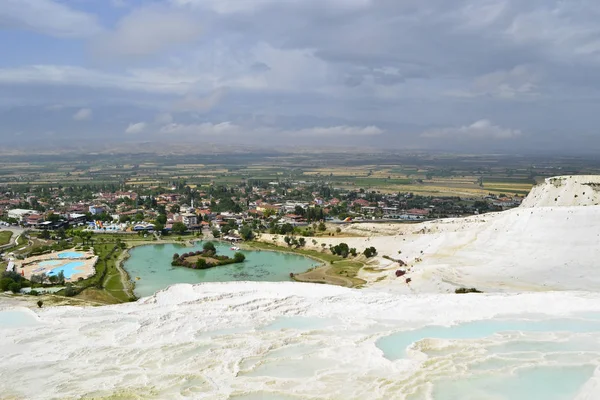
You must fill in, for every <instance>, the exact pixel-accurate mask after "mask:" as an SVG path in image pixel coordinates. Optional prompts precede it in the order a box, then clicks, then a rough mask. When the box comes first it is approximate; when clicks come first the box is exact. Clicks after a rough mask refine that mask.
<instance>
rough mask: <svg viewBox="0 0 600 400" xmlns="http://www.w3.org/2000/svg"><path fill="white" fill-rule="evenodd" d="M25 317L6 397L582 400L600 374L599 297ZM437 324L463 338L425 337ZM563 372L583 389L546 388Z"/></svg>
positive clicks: (299, 294) (210, 306) (248, 305)
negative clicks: (534, 388)
mask: <svg viewBox="0 0 600 400" xmlns="http://www.w3.org/2000/svg"><path fill="white" fill-rule="evenodd" d="M13 312H15V310H13ZM16 312H22V313H25V314H26V318H23V319H22V320H21V323H23V322H25V323H26V324H25V325H23V326H21V327H19V326H18V324H17V325H13V326H12V327H10V328H9V327H8V325H9V324H8V323H7V320H6V319H7V318H8V317H7V316H6V314H3V310H0V332H1V334H2V337H3V339H2V341H0V354H1V355H2V356H1V360H2V362H1V363H0V376H2V377H3V379H2V380H0V393H2V396H3V398H17V399H76V398H77V399H78V398H126V399H217V400H218V399H222V400H225V399H266V400H273V399H278V400H280V399H284V400H287V399H361V400H363V399H366V400H369V399H410V400H421V399H435V400H446V399H451V398H469V397H468V395H473V394H474V393H478V390H479V391H481V390H484V391H485V389H482V388H479V389H477V388H478V387H479V386H478V385H480V382H479V379H480V378H481V374H482V371H483V374H484V376H488V375H490V373H489V372H485V371H486V369H487V370H488V371H489V368H493V369H492V372H493V374H491V375H490V376H489V377H488V378H489V379H492V381H491V382H488V381H486V384H487V385H492V386H493V385H498V387H499V389H498V391H496V392H495V393H494V395H495V396H496V397H494V399H511V400H512V399H521V398H523V399H524V398H545V399H546V398H547V399H554V397H551V396H550V395H548V396H550V397H546V396H544V395H543V394H540V393H538V395H540V396H542V397H535V393H532V394H531V396H530V397H515V396H514V393H513V392H510V390H515V389H514V387H512V386H511V385H506V384H504V382H506V380H507V379H508V380H511V379H513V380H514V379H520V380H524V383H525V384H526V386H524V387H523V388H521V387H520V386H518V387H517V389H516V390H528V389H527V388H528V387H530V386H531V385H532V379H533V381H534V382H537V381H536V379H543V383H544V385H545V386H546V387H548V388H549V390H550V391H554V392H557V391H560V390H570V392H571V393H573V395H575V393H576V392H577V393H580V396H581V398H582V399H583V398H586V397H583V396H584V395H585V392H581V390H583V389H581V388H582V387H583V385H584V384H587V386H588V387H589V388H591V389H590V390H593V388H594V387H595V385H596V384H595V383H594V382H595V381H594V378H593V377H594V369H595V368H596V367H597V366H598V365H600V360H599V358H600V357H598V351H599V350H600V347H598V343H600V333H598V332H600V296H599V295H596V294H573V293H538V294H522V295H439V294H431V295H416V296H415V295H410V296H406V295H398V294H393V293H384V292H380V291H374V290H369V289H367V290H350V289H344V288H339V287H332V286H326V285H310V284H296V283H226V284H214V283H211V284H202V285H195V286H192V285H176V286H172V287H170V288H169V289H167V290H164V291H162V292H159V293H157V294H156V295H155V296H152V297H149V298H144V299H142V300H140V301H138V302H136V303H129V304H123V305H118V306H107V307H93V308H74V307H60V308H48V309H41V310H37V309H36V310H35V311H29V310H16ZM502 315H505V316H506V315H510V317H506V318H504V319H501V318H500V316H502ZM550 315H551V316H550ZM3 318H4V320H3ZM492 318H494V319H493V320H492ZM535 320H538V322H535ZM32 321H33V322H34V323H33V324H32ZM469 321H471V322H470V323H471V324H472V325H464V324H465V323H467V322H469ZM478 321H488V322H483V323H482V322H478ZM539 321H542V322H539ZM431 324H434V325H443V326H450V325H453V326H454V328H450V329H449V328H443V327H439V326H438V327H434V328H433V330H432V328H428V330H427V331H424V332H423V333H419V332H420V331H416V333H415V332H414V330H415V329H420V328H421V327H423V326H425V325H431ZM465 327H467V328H468V329H467V330H465ZM565 327H566V328H565ZM407 330H413V332H412V333H410V334H409V335H408V336H406V337H405V336H400V337H398V338H394V337H393V336H392V337H391V338H392V339H390V338H389V335H390V334H394V333H396V334H397V333H398V332H403V331H407ZM515 330H522V331H523V332H522V333H514V331H515ZM563 330H564V331H563ZM511 332H512V333H511ZM402 335H404V334H402ZM382 338H387V339H385V340H384V339H382ZM390 340H391V342H390ZM386 341H387V343H386ZM556 341H558V342H559V343H555V342H556ZM523 352H525V353H523ZM523 366H526V368H524V369H523V370H521V369H519V368H523ZM557 368H558V369H557ZM532 371H533V372H532ZM557 371H558V373H561V374H563V375H564V374H565V373H566V372H565V371H567V372H569V373H570V374H571V375H573V374H575V375H574V379H573V382H570V381H569V382H563V381H560V380H555V381H553V380H552V379H549V378H548V377H551V376H553V375H552V374H553V373H557ZM522 372H523V376H522V377H521V375H520V374H521V373H522ZM531 373H533V374H534V377H533V378H532V377H528V376H529V375H527V374H531ZM536 374H537V375H536ZM539 374H542V375H541V376H539V377H538V375H539ZM571 375H569V376H571ZM515 377H517V378H515ZM536 377H538V378H536ZM586 382H587V383H586ZM538 383H539V382H538ZM462 384H464V388H463V387H462V386H461V385H462ZM457 385H458V386H457ZM527 385H529V386H527ZM553 385H554V386H553ZM556 385H558V386H556ZM565 385H567V386H568V387H566V386H565ZM503 388H506V389H507V390H509V391H508V392H503V391H502V390H504V389H503ZM444 393H446V394H448V396H450V397H440V396H442V395H443V394H444ZM481 393H483V392H481ZM550 394H552V393H550ZM521 395H522V393H521ZM452 396H459V397H452ZM465 396H467V397H465ZM476 398H486V397H476ZM487 398H491V397H487ZM565 398H574V397H565Z"/></svg>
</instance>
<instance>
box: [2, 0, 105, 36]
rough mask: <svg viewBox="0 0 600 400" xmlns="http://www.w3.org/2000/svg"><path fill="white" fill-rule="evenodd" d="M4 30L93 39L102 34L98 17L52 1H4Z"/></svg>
mask: <svg viewBox="0 0 600 400" xmlns="http://www.w3.org/2000/svg"><path fill="white" fill-rule="evenodd" d="M1 28H5V29H6V28H8V29H18V30H27V31H33V32H38V33H43V34H47V35H51V36H57V37H67V38H73V37H89V36H92V35H96V34H98V33H100V32H101V31H102V27H101V26H100V24H99V23H98V21H97V18H96V17H95V16H93V15H91V14H88V13H85V12H82V11H77V10H74V9H72V8H70V7H68V6H67V5H65V4H63V3H59V2H57V1H52V0H3V1H2V4H0V29H1Z"/></svg>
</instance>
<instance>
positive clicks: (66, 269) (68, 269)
mask: <svg viewBox="0 0 600 400" xmlns="http://www.w3.org/2000/svg"><path fill="white" fill-rule="evenodd" d="M84 265H85V263H84V262H82V261H73V262H70V263H68V264H65V265H61V266H60V267H56V268H54V269H53V270H51V271H49V272H48V275H50V276H52V275H57V274H58V273H59V272H60V271H63V274H64V275H65V278H67V279H71V276H73V275H74V274H76V273H78V272H79V271H75V269H76V268H79V267H83V266H84Z"/></svg>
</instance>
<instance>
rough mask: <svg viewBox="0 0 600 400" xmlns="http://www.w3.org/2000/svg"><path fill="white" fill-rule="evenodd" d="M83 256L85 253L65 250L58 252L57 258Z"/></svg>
mask: <svg viewBox="0 0 600 400" xmlns="http://www.w3.org/2000/svg"><path fill="white" fill-rule="evenodd" d="M84 256H85V254H83V253H77V252H75V251H67V252H65V253H60V254H59V255H58V258H82V257H84Z"/></svg>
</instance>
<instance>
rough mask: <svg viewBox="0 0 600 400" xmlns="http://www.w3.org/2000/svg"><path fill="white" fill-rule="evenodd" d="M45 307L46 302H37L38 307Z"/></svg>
mask: <svg viewBox="0 0 600 400" xmlns="http://www.w3.org/2000/svg"><path fill="white" fill-rule="evenodd" d="M43 305H44V302H43V301H41V300H38V301H37V306H38V307H39V308H42V306H43Z"/></svg>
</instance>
